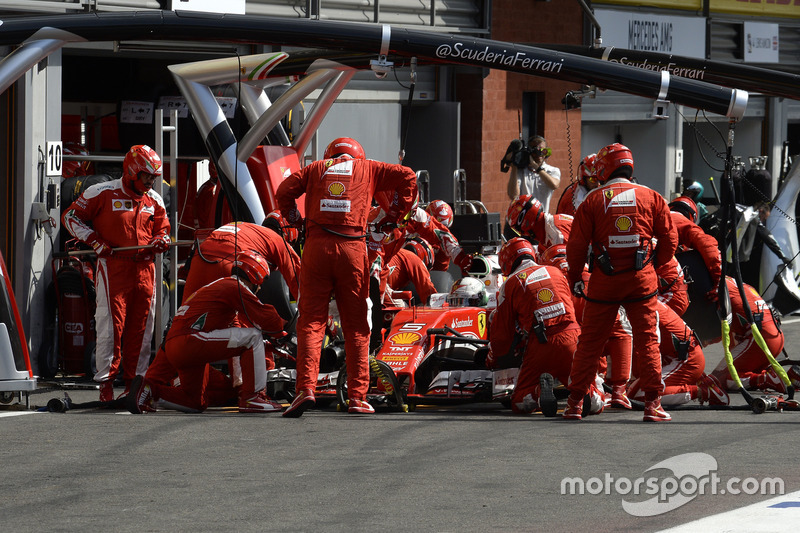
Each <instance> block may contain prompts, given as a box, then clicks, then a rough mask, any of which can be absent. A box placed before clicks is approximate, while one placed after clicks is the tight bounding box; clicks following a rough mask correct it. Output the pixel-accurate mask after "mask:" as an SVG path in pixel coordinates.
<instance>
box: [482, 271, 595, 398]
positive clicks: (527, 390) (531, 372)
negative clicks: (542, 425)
mask: <svg viewBox="0 0 800 533" xmlns="http://www.w3.org/2000/svg"><path fill="white" fill-rule="evenodd" d="M497 299H498V305H497V309H496V310H495V312H494V313H493V314H492V320H491V324H490V326H489V340H490V343H489V350H490V355H489V356H488V357H487V365H489V366H490V367H491V365H492V361H493V359H494V357H493V356H498V357H499V356H503V355H505V354H506V353H508V352H509V351H510V350H511V347H512V344H513V341H514V336H515V334H516V333H517V332H523V334H525V335H527V344H526V346H525V355H524V356H523V357H522V365H521V366H520V370H519V375H518V376H517V384H516V386H515V387H514V392H513V394H512V395H511V410H512V411H513V412H515V413H530V412H532V411H533V410H535V409H536V407H537V405H538V400H539V376H541V375H542V373H544V372H547V373H548V374H551V375H552V376H553V377H555V378H556V379H558V380H559V381H561V383H566V382H567V380H568V378H569V371H570V367H571V366H572V354H573V353H574V352H575V348H576V346H577V343H578V334H579V333H580V326H578V322H577V320H576V318H575V310H574V308H573V305H572V293H571V291H570V288H569V285H568V284H567V280H566V278H565V277H564V274H562V273H561V270H559V269H558V268H556V267H552V266H543V265H537V264H536V263H534V262H533V261H523V262H522V263H521V264H520V266H519V268H517V270H516V271H515V272H514V273H512V274H511V275H510V276H509V277H508V278H507V279H506V281H505V283H503V285H502V287H501V288H500V292H499V294H498V295H497ZM537 324H538V328H539V329H540V331H541V333H540V334H538V335H537V333H536V331H535V329H534V325H537Z"/></svg>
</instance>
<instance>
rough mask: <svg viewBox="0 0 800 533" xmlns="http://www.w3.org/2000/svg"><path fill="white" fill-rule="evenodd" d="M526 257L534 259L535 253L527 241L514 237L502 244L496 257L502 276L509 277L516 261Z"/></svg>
mask: <svg viewBox="0 0 800 533" xmlns="http://www.w3.org/2000/svg"><path fill="white" fill-rule="evenodd" d="M526 255H527V256H530V258H531V259H533V258H535V257H536V251H535V250H534V249H533V245H532V244H531V243H530V241H528V239H523V238H522V237H514V238H513V239H511V240H510V241H507V242H505V243H503V246H501V247H500V253H499V254H498V257H497V260H498V261H499V262H500V269H501V270H502V272H503V275H504V276H509V275H511V273H512V272H513V271H514V264H515V263H516V262H517V259H519V258H520V257H524V256H526Z"/></svg>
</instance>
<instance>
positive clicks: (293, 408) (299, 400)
mask: <svg viewBox="0 0 800 533" xmlns="http://www.w3.org/2000/svg"><path fill="white" fill-rule="evenodd" d="M315 403H317V400H316V398H314V391H312V390H311V389H304V390H301V391H300V392H298V393H297V396H295V397H294V401H293V402H292V405H290V406H289V408H288V409H287V410H285V411H284V412H283V416H285V417H287V418H300V417H301V416H303V413H304V412H305V410H306V409H308V408H309V407H312V406H313V405H314V404H315Z"/></svg>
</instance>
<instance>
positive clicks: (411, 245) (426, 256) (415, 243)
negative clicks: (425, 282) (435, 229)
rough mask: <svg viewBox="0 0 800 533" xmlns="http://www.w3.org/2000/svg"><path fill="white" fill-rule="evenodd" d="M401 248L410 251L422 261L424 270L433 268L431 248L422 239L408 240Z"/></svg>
mask: <svg viewBox="0 0 800 533" xmlns="http://www.w3.org/2000/svg"><path fill="white" fill-rule="evenodd" d="M403 248H405V249H406V250H410V251H412V252H414V253H415V254H416V255H417V257H419V258H420V259H422V262H423V263H425V268H427V269H428V270H430V269H432V268H433V257H434V253H433V248H431V245H430V244H428V242H427V241H426V240H424V239H410V240H408V241H406V243H405V244H404V245H403Z"/></svg>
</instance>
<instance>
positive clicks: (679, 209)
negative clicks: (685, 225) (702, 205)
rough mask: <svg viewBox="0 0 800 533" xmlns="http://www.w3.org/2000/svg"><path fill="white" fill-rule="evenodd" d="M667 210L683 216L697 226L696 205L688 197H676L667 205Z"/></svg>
mask: <svg viewBox="0 0 800 533" xmlns="http://www.w3.org/2000/svg"><path fill="white" fill-rule="evenodd" d="M669 210H670V211H675V212H676V213H680V214H681V215H683V216H685V217H686V218H688V219H689V220H691V221H692V222H694V223H695V224H697V204H696V203H694V200H692V199H691V198H689V197H688V196H678V197H677V198H675V199H674V200H672V201H671V202H670V203H669Z"/></svg>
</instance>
